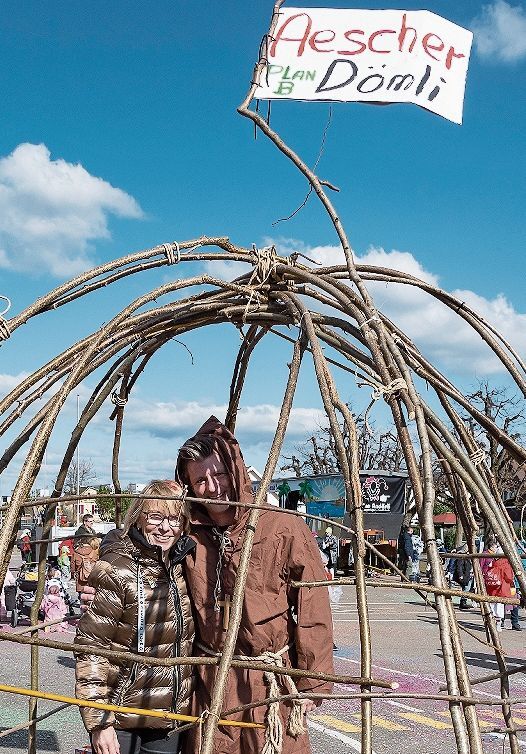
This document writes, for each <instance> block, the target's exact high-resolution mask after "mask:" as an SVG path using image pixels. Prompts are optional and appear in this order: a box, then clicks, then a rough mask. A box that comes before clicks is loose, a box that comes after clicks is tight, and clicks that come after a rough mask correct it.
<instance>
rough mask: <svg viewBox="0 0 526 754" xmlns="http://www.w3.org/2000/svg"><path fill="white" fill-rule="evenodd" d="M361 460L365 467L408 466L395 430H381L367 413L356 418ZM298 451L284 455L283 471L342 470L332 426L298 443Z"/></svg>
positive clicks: (306, 473) (395, 468)
mask: <svg viewBox="0 0 526 754" xmlns="http://www.w3.org/2000/svg"><path fill="white" fill-rule="evenodd" d="M355 422H356V431H357V440H358V459H359V463H360V468H361V469H382V470H384V471H400V470H403V469H405V462H404V455H403V452H402V447H401V445H400V442H399V440H398V436H397V434H396V432H395V431H394V429H388V430H385V431H378V430H376V428H375V427H374V426H371V425H370V424H369V423H368V422H367V421H366V419H365V416H362V415H359V416H357V417H355ZM341 430H342V434H343V438H344V443H345V447H346V450H347V451H348V452H349V453H350V451H349V435H348V432H347V429H346V427H345V426H342V427H341ZM295 451H296V452H295V453H293V454H292V455H290V456H282V460H283V461H284V463H283V464H282V465H281V466H280V471H292V472H293V474H294V475H295V476H296V477H301V476H318V475H321V474H339V473H341V469H340V464H339V461H338V456H337V454H336V446H335V443H334V438H333V435H332V433H331V430H330V427H328V426H326V427H320V428H319V429H318V430H317V432H315V433H314V434H313V435H312V436H311V437H309V438H308V439H307V440H306V441H305V442H303V443H300V444H299V445H296V447H295Z"/></svg>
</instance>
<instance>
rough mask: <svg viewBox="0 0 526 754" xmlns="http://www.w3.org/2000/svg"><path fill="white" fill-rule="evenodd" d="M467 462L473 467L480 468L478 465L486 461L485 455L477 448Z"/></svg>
mask: <svg viewBox="0 0 526 754" xmlns="http://www.w3.org/2000/svg"><path fill="white" fill-rule="evenodd" d="M469 460H470V461H471V463H472V464H473V465H474V466H480V464H481V463H484V461H485V460H486V454H485V452H484V451H483V450H482V448H479V449H478V450H476V451H475V452H474V453H471V455H470V456H469Z"/></svg>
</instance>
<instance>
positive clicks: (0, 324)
mask: <svg viewBox="0 0 526 754" xmlns="http://www.w3.org/2000/svg"><path fill="white" fill-rule="evenodd" d="M10 337H11V330H10V329H9V322H8V321H7V320H6V319H4V318H3V317H2V316H0V340H7V339H8V338H10Z"/></svg>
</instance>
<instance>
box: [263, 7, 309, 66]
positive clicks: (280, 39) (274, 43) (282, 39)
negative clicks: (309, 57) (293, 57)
mask: <svg viewBox="0 0 526 754" xmlns="http://www.w3.org/2000/svg"><path fill="white" fill-rule="evenodd" d="M297 18H304V19H305V20H306V27H305V30H304V31H303V35H302V36H301V37H284V36H283V34H284V32H285V29H286V28H287V26H288V25H289V24H291V23H292V22H293V21H295V20H296V19H297ZM311 28H312V19H311V17H310V16H309V15H308V13H296V15H295V16H291V17H290V18H287V20H286V21H285V22H284V23H283V25H282V26H280V27H279V29H278V30H277V31H276V35H275V37H274V39H273V41H272V44H271V45H270V50H269V52H270V57H271V58H274V57H275V56H276V47H277V44H278V42H299V46H298V52H297V56H298V58H299V57H301V55H303V52H304V50H305V45H306V44H307V40H308V38H309V35H310V32H311Z"/></svg>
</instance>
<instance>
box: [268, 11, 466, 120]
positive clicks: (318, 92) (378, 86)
mask: <svg viewBox="0 0 526 754" xmlns="http://www.w3.org/2000/svg"><path fill="white" fill-rule="evenodd" d="M472 41H473V34H472V33H471V32H470V31H468V30H467V29H463V28H462V27H461V26H457V25H456V24H453V23H451V22H450V21H447V20H446V19H445V18H441V17H440V16H437V15H436V14H435V13H430V12H429V11H404V10H352V9H336V8H282V9H281V10H280V12H279V18H278V23H277V26H276V29H275V31H274V34H273V36H272V38H271V39H269V40H268V55H267V57H268V64H267V66H266V67H265V70H264V71H263V74H262V76H261V80H260V85H259V86H258V88H257V91H256V97H258V98H259V99H295V100H321V101H339V102H369V103H373V104H385V103H392V102H411V103H413V104H415V105H420V106H421V107H424V108H426V109H427V110H430V111H431V112H434V113H437V114H438V115H442V116H443V117H444V118H447V119H448V120H451V121H453V122H454V123H462V107H463V101H464V91H465V86H466V75H467V71H468V63H469V55H470V51H471V43H472Z"/></svg>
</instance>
